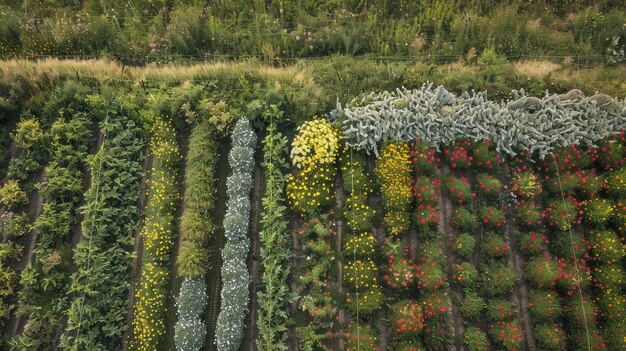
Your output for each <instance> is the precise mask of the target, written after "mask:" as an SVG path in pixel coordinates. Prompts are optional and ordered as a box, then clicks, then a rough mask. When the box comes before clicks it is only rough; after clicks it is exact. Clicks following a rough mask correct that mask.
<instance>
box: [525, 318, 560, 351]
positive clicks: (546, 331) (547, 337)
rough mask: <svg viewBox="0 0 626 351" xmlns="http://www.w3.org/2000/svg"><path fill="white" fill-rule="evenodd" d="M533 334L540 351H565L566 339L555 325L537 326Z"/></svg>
mask: <svg viewBox="0 0 626 351" xmlns="http://www.w3.org/2000/svg"><path fill="white" fill-rule="evenodd" d="M533 334H534V336H535V339H536V340H537V344H539V345H540V347H541V349H542V350H549V351H557V350H565V341H566V340H567V337H566V335H565V331H564V330H563V328H561V327H560V326H559V325H557V324H554V323H553V324H539V325H537V326H535V328H534V329H533Z"/></svg>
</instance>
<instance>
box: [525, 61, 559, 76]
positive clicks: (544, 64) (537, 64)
mask: <svg viewBox="0 0 626 351" xmlns="http://www.w3.org/2000/svg"><path fill="white" fill-rule="evenodd" d="M514 66H515V72H516V73H519V74H523V75H525V76H527V77H533V78H540V79H541V78H544V77H545V76H547V75H548V74H550V73H554V72H556V71H558V70H559V69H560V68H561V66H560V65H559V64H558V63H554V62H551V61H546V60H541V61H521V62H516V63H515V64H514Z"/></svg>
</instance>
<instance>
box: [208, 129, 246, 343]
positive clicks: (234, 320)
mask: <svg viewBox="0 0 626 351" xmlns="http://www.w3.org/2000/svg"><path fill="white" fill-rule="evenodd" d="M255 146H256V134H255V133H254V130H252V127H251V126H250V122H249V121H248V119H245V118H242V119H240V120H239V121H237V123H236V125H235V128H234V129H233V132H232V148H231V150H230V153H229V155H228V160H229V164H230V167H231V170H232V174H231V175H230V176H229V177H228V180H227V183H226V194H227V196H228V202H227V210H226V215H225V216H224V234H225V237H226V244H225V246H224V249H223V250H222V261H223V265H222V293H221V298H222V299H221V309H220V314H219V316H218V318H217V325H216V329H215V336H216V339H217V349H218V350H219V351H236V350H238V349H239V345H240V344H241V341H242V338H243V330H244V318H245V316H246V313H247V310H248V286H249V285H250V273H249V272H248V269H247V266H246V258H247V256H248V250H249V248H250V240H249V239H248V222H249V218H250V198H249V196H250V191H251V190H252V170H253V167H254V149H255Z"/></svg>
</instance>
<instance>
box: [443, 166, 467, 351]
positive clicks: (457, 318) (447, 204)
mask: <svg viewBox="0 0 626 351" xmlns="http://www.w3.org/2000/svg"><path fill="white" fill-rule="evenodd" d="M449 173H450V168H449V167H448V166H447V165H444V166H442V167H440V168H438V169H437V175H438V176H439V178H440V179H441V178H442V177H444V176H445V175H447V174H449ZM452 209H453V206H452V201H450V199H449V198H448V197H447V196H443V194H441V195H440V196H439V219H438V221H437V228H438V230H439V231H440V232H441V233H443V235H442V247H443V249H444V253H445V254H446V265H447V267H445V269H444V272H446V275H447V276H448V277H451V276H452V269H453V267H454V265H455V264H456V258H455V257H454V255H453V254H452V246H453V243H454V238H455V233H454V228H452V226H451V225H450V223H449V222H448V221H449V220H450V218H452ZM448 296H449V297H448V308H449V311H450V315H451V316H450V317H451V321H452V325H451V332H452V337H453V338H454V345H451V346H450V347H449V348H448V349H449V350H457V351H465V346H463V334H464V333H465V330H464V327H463V317H462V316H461V313H460V312H459V308H458V306H457V304H455V303H453V301H461V300H462V299H463V290H462V289H461V288H460V287H459V286H456V285H454V284H450V295H448Z"/></svg>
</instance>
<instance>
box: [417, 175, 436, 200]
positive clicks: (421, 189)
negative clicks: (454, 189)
mask: <svg viewBox="0 0 626 351" xmlns="http://www.w3.org/2000/svg"><path fill="white" fill-rule="evenodd" d="M412 183H413V196H415V197H417V203H418V204H432V205H436V204H437V203H438V201H439V178H437V177H427V176H419V177H417V178H415V180H414V181H412Z"/></svg>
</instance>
